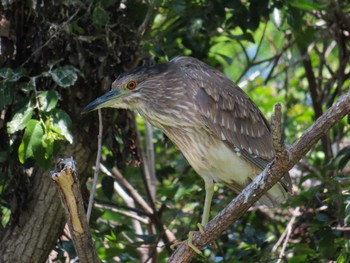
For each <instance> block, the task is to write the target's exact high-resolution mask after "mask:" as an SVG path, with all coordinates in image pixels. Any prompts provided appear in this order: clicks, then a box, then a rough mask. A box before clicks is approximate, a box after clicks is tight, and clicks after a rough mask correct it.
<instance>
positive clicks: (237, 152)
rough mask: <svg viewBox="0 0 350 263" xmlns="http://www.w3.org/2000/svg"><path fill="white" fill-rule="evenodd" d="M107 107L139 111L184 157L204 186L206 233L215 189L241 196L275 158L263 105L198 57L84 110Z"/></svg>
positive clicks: (157, 69)
mask: <svg viewBox="0 0 350 263" xmlns="http://www.w3.org/2000/svg"><path fill="white" fill-rule="evenodd" d="M106 107H109V108H118V109H127V110H132V111H134V112H137V113H138V114H139V115H141V117H143V118H144V119H145V120H146V121H148V122H149V123H151V124H152V125H153V126H155V127H157V128H158V129H160V130H161V131H162V132H164V134H165V135H166V136H167V137H168V138H169V139H170V140H171V141H172V142H173V143H174V144H175V145H176V146H177V148H178V149H179V150H180V151H181V152H182V153H183V155H184V156H185V158H186V159H187V160H188V162H189V164H190V165H191V166H192V168H193V169H194V170H195V172H196V173H197V174H198V175H200V176H201V177H202V178H203V180H204V185H205V192H206V194H205V201H204V208H203V214H202V220H201V225H202V226H203V227H204V226H205V225H206V224H207V223H208V221H209V217H210V207H211V202H212V198H213V194H214V184H215V183H222V184H224V185H226V186H227V187H228V188H230V189H232V190H233V191H234V192H236V193H239V192H241V191H242V189H243V188H244V187H245V186H247V185H248V184H249V183H250V182H251V181H252V180H253V179H254V178H255V177H256V176H257V175H258V174H259V173H260V172H261V171H262V170H263V169H264V168H265V167H266V166H267V165H268V164H269V163H270V162H271V161H272V160H273V159H274V157H275V150H274V148H273V141H272V134H271V127H270V124H269V122H268V121H267V120H266V118H265V117H264V115H263V114H262V112H261V111H260V110H259V108H258V107H257V106H256V104H255V103H254V102H253V101H252V100H251V99H250V98H249V97H248V95H247V94H246V93H245V92H244V91H243V90H242V89H241V88H240V87H239V86H238V85H237V84H235V83H234V82H233V81H231V80H230V79H229V78H228V77H226V76H225V75H224V74H223V73H221V72H220V71H219V70H216V69H215V68H213V67H211V66H209V65H207V64H206V63H204V62H202V61H200V60H198V59H196V58H194V57H188V56H180V57H176V58H174V59H172V60H171V61H169V62H166V63H160V64H156V65H152V66H141V67H137V68H133V69H130V70H128V71H126V72H124V73H122V74H120V75H119V76H118V77H117V79H116V80H115V81H114V82H113V83H112V88H111V90H110V91H108V92H107V93H105V94H104V95H102V96H101V97H99V98H97V99H95V100H94V101H92V102H91V103H89V104H88V105H87V106H86V107H85V108H84V109H83V110H82V112H83V113H86V112H90V111H93V110H97V109H101V108H106ZM291 185H292V184H291V179H290V176H289V174H288V173H287V174H285V175H284V176H283V177H282V179H281V180H280V181H279V182H278V183H277V184H276V185H274V186H273V187H272V188H271V189H269V191H268V192H266V193H265V195H263V196H262V197H261V198H260V200H259V201H258V204H259V205H260V204H262V205H266V206H269V207H279V206H280V205H281V204H282V203H284V202H285V201H286V200H287V199H288V196H289V193H290V191H291Z"/></svg>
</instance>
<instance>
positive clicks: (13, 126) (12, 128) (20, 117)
mask: <svg viewBox="0 0 350 263" xmlns="http://www.w3.org/2000/svg"><path fill="white" fill-rule="evenodd" d="M33 110H34V109H33V108H32V107H28V106H26V107H23V108H21V109H20V110H19V111H17V112H16V114H15V115H14V116H13V118H12V120H11V121H10V122H8V123H7V132H8V133H10V134H13V133H15V132H17V131H19V130H23V129H24V128H25V127H26V125H27V122H28V121H29V120H30V119H31V118H32V115H33Z"/></svg>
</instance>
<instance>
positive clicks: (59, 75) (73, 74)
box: [49, 65, 79, 88]
mask: <svg viewBox="0 0 350 263" xmlns="http://www.w3.org/2000/svg"><path fill="white" fill-rule="evenodd" d="M78 72H79V71H78V70H77V69H76V68H75V67H73V66H70V65H67V66H63V67H59V68H56V69H54V70H52V71H49V74H50V75H51V77H52V79H53V80H54V81H55V82H56V84H57V85H59V86H61V87H63V88H67V87H69V86H72V85H74V83H75V82H76V81H77V79H78V74H77V73H78Z"/></svg>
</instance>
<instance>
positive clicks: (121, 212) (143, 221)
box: [94, 204, 150, 224]
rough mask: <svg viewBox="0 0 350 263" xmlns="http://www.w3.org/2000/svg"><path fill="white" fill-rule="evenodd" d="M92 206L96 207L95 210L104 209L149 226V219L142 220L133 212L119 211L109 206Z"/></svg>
mask: <svg viewBox="0 0 350 263" xmlns="http://www.w3.org/2000/svg"><path fill="white" fill-rule="evenodd" d="M94 206H95V207H97V208H101V209H104V210H110V211H113V212H115V213H118V214H120V215H123V216H127V217H130V218H132V219H135V220H138V221H140V222H141V223H143V224H149V222H150V221H149V219H145V218H143V217H141V216H138V215H136V214H135V212H131V213H130V212H126V211H123V210H120V209H118V208H115V207H112V206H109V205H102V204H95V205H94Z"/></svg>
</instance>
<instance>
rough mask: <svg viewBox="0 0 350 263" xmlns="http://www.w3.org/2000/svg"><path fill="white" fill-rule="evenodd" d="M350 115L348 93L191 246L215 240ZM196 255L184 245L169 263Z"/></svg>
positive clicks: (211, 223) (261, 174) (256, 179)
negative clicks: (323, 137) (338, 123)
mask: <svg viewBox="0 0 350 263" xmlns="http://www.w3.org/2000/svg"><path fill="white" fill-rule="evenodd" d="M349 112H350V92H348V93H347V94H346V95H344V96H342V97H340V98H339V100H338V102H337V103H336V104H334V105H333V106H332V107H331V108H330V109H329V110H328V111H327V112H326V113H324V114H323V115H322V116H320V117H319V118H318V119H317V120H316V122H315V123H314V124H313V125H312V126H311V127H310V128H309V129H308V130H307V131H306V132H305V133H304V134H303V135H302V136H301V137H300V138H299V139H298V140H297V141H296V142H295V143H294V144H293V145H292V146H291V147H290V148H289V149H287V150H284V152H283V153H281V154H280V156H279V158H276V159H275V161H274V162H272V163H271V164H270V165H268V166H267V167H266V168H265V169H264V170H263V171H262V172H261V173H260V175H259V176H257V177H256V178H255V179H254V180H253V182H252V183H250V184H249V185H248V186H247V187H246V188H245V189H244V190H243V191H242V192H241V193H240V194H239V195H238V196H237V197H236V198H235V199H233V200H232V201H231V202H230V204H229V205H228V206H227V207H225V208H224V209H223V210H222V211H221V212H220V213H219V214H218V215H216V216H215V218H213V219H212V220H211V221H210V222H209V223H208V224H207V225H206V226H205V227H204V233H203V234H200V233H196V234H195V235H194V236H193V244H194V245H195V246H196V247H197V248H199V249H202V248H203V247H204V246H206V245H208V244H209V243H211V242H213V241H214V240H215V239H217V238H218V237H219V236H220V234H221V233H222V232H223V231H225V230H226V229H228V228H229V227H230V226H231V225H232V223H233V222H235V221H236V220H238V219H239V218H240V217H241V216H242V215H243V214H244V213H245V212H246V211H247V210H248V209H249V207H251V206H252V205H253V204H254V203H255V202H256V201H258V200H259V198H260V197H261V196H263V194H264V193H265V192H267V191H268V190H269V189H270V188H271V187H272V186H273V185H274V184H276V183H277V182H278V181H279V180H280V178H281V177H282V176H283V175H284V174H285V173H286V172H288V171H289V170H290V169H291V168H292V167H293V166H294V165H295V164H296V163H297V162H298V161H299V160H300V159H301V158H302V156H304V155H305V154H306V153H307V152H308V151H309V150H310V149H311V147H312V146H313V145H315V144H316V142H317V141H318V140H319V139H320V138H322V136H324V135H325V134H327V132H328V131H329V130H330V128H331V127H333V126H334V125H335V124H336V123H337V122H338V121H340V120H341V119H342V118H343V117H344V116H346V115H347V114H349ZM194 254H195V251H194V250H193V249H191V248H189V247H188V246H187V244H186V242H185V243H183V244H182V245H181V246H180V247H179V248H178V249H177V250H176V251H175V252H174V253H173V254H172V256H171V258H170V259H169V261H168V262H183V263H186V262H190V260H191V258H192V257H193V256H194Z"/></svg>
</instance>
